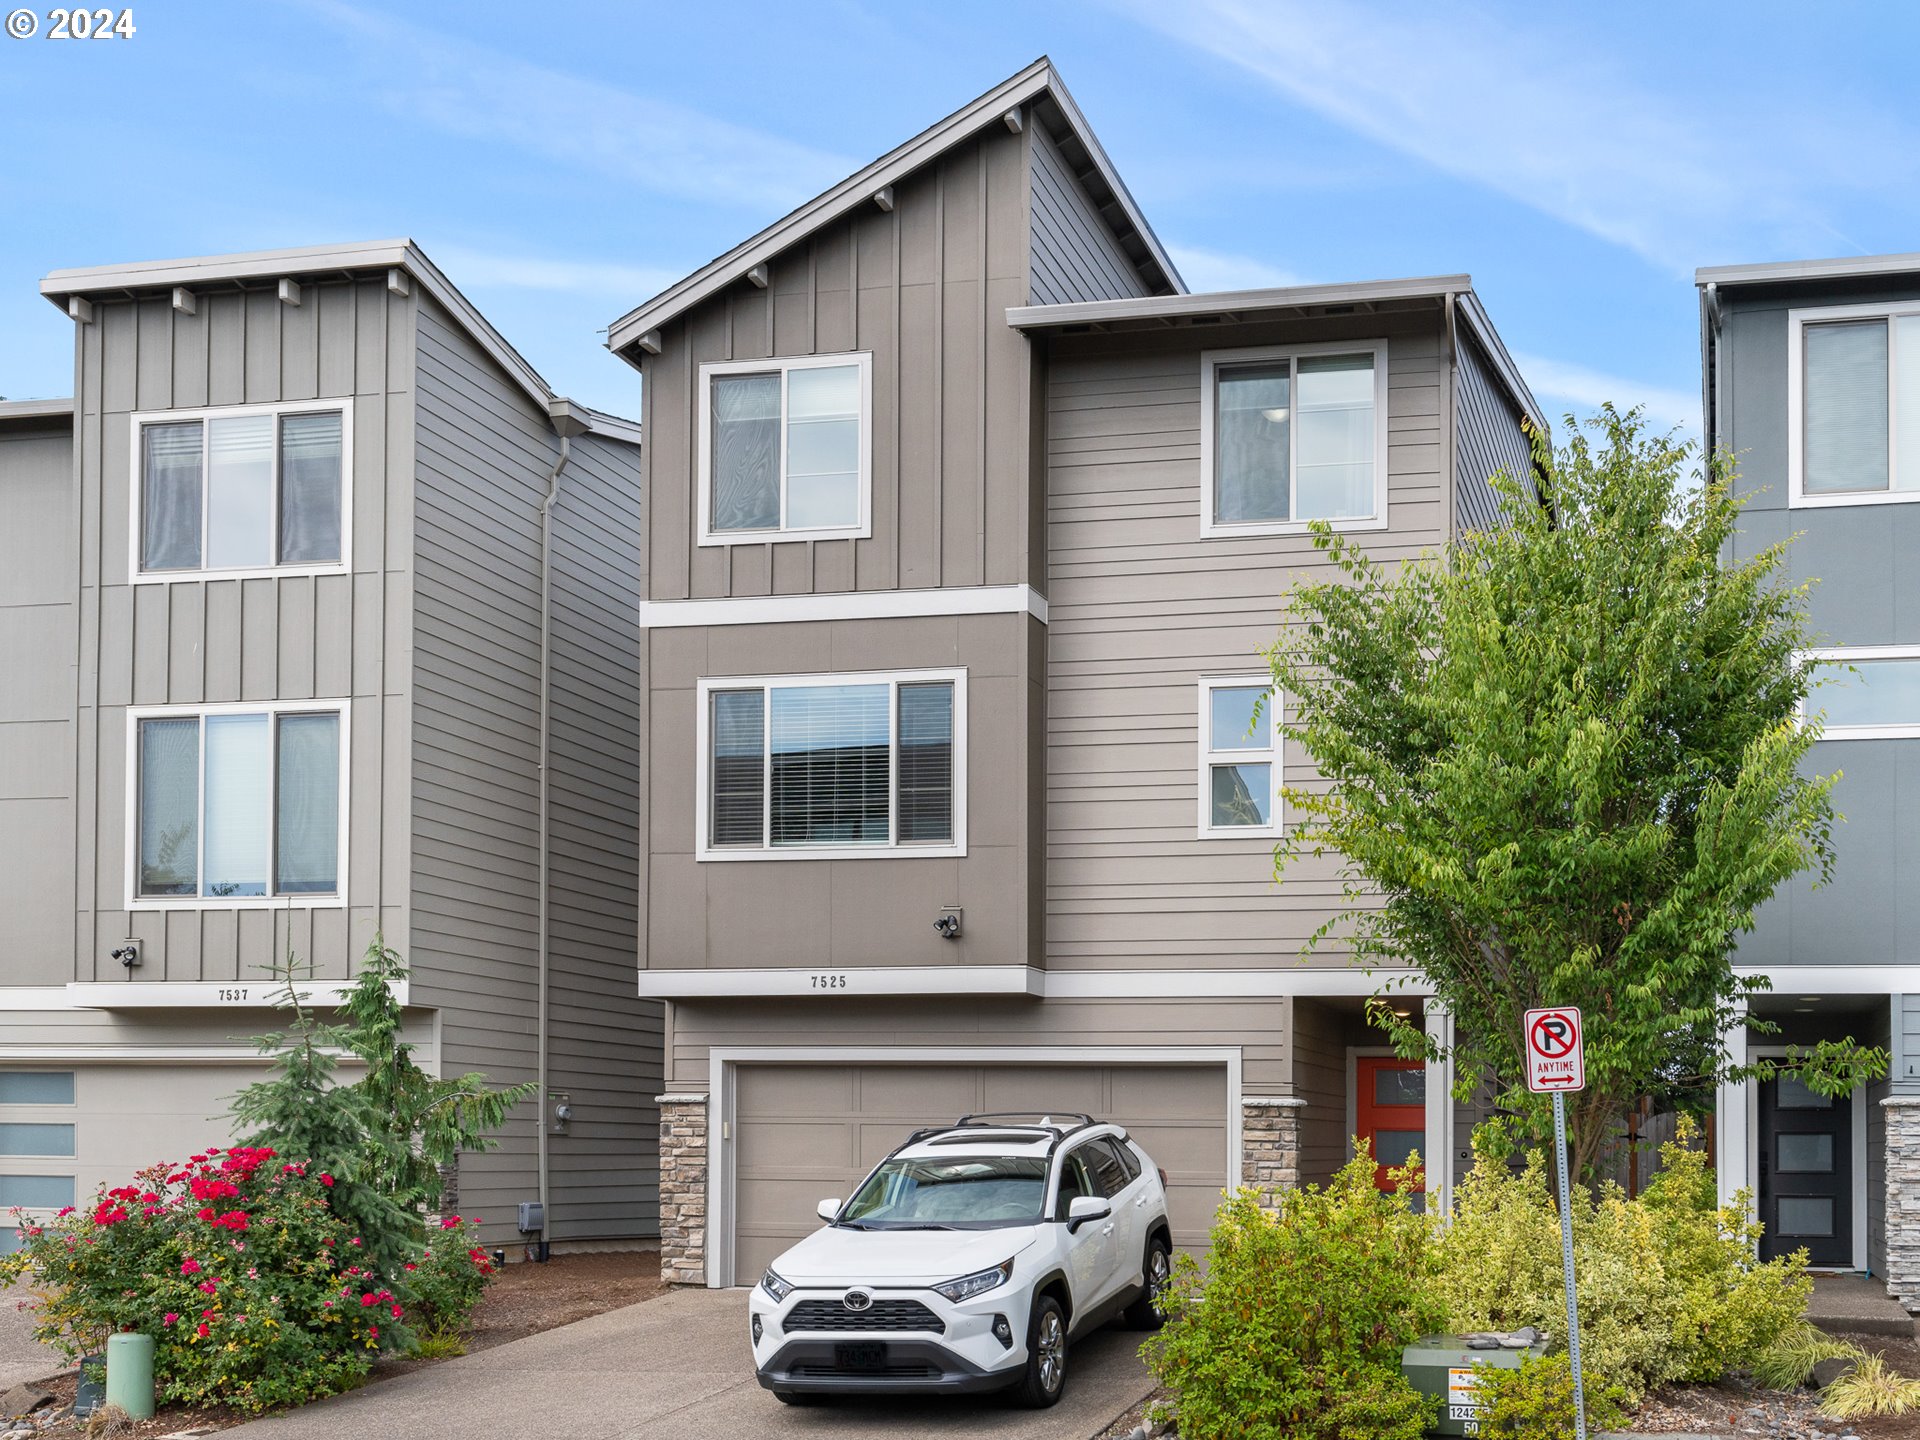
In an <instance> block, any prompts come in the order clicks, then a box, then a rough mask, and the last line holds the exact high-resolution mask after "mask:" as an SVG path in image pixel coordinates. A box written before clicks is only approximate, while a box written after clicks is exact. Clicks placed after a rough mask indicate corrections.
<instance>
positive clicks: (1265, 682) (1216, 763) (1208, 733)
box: [1200, 675, 1280, 838]
mask: <svg viewBox="0 0 1920 1440" xmlns="http://www.w3.org/2000/svg"><path fill="white" fill-rule="evenodd" d="M1279 779H1280V707H1279V704H1278V702H1277V700H1276V698H1275V696H1274V694H1273V678H1272V677H1271V676H1268V675H1252V676H1233V677H1229V678H1224V679H1221V678H1211V677H1210V678H1208V679H1205V680H1202V681H1201V682H1200V834H1201V836H1202V837H1203V838H1205V837H1208V836H1225V835H1274V834H1278V833H1279V830H1280V801H1279V797H1278V789H1279Z"/></svg>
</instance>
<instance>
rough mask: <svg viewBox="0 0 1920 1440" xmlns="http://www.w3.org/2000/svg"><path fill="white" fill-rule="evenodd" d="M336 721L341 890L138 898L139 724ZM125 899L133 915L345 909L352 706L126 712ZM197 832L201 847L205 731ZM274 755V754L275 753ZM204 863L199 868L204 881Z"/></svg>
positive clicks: (339, 699)
mask: <svg viewBox="0 0 1920 1440" xmlns="http://www.w3.org/2000/svg"><path fill="white" fill-rule="evenodd" d="M323 713H325V714H337V715H338V716H339V717H340V853H339V859H338V860H337V862H336V863H337V865H338V867H339V868H338V871H337V872H336V873H337V874H338V875H339V877H340V888H339V890H338V891H336V892H335V893H334V894H331V895H315V894H301V895H232V896H222V895H142V894H140V722H141V721H142V720H186V719H189V718H192V717H195V716H198V717H200V718H202V719H203V720H204V718H205V717H206V716H209V715H273V716H279V715H283V714H291V715H315V714H323ZM126 727H127V734H126V768H125V772H124V775H125V784H126V790H127V795H126V800H127V803H126V810H125V816H126V820H125V827H126V875H125V881H126V895H127V909H128V910H129V911H138V910H339V909H344V908H345V907H346V904H347V883H348V879H347V835H348V830H349V825H348V821H349V819H350V815H349V806H348V801H349V797H350V796H351V795H352V793H353V779H352V776H353V767H352V758H353V744H352V734H353V705H352V701H350V700H349V699H347V698H346V697H345V696H329V697H326V698H322V699H314V700H248V701H238V702H235V703H232V704H220V705H139V706H130V707H128V709H127V712H126ZM200 733H201V750H202V753H201V759H200V802H199V803H200V807H201V808H200V831H201V844H202V846H203V847H204V845H205V842H206V788H207V765H206V754H205V746H206V729H205V726H204V725H203V726H202V728H201V732H200ZM275 753H276V756H277V754H278V752H277V751H276V752H275ZM267 834H268V850H267V874H268V878H269V880H271V879H272V874H273V861H274V855H273V817H272V810H271V809H269V811H268V831H267ZM204 870H205V866H204V864H203V865H202V866H201V871H202V876H203V878H204Z"/></svg>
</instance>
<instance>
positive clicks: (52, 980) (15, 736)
mask: <svg viewBox="0 0 1920 1440" xmlns="http://www.w3.org/2000/svg"><path fill="white" fill-rule="evenodd" d="M73 474H74V470H73V432H72V427H71V425H70V424H69V423H68V421H67V419H66V417H64V416H59V417H55V418H53V419H50V420H45V421H38V422H35V423H34V424H32V425H31V426H24V425H14V426H10V427H9V428H8V429H7V430H5V431H0V505H4V506H5V511H6V516H7V523H6V525H5V526H4V527H0V654H3V655H5V656H6V657H7V683H6V685H5V686H4V687H0V915H5V916H6V917H7V922H6V928H5V931H4V933H0V976H4V977H5V979H6V982H7V983H8V984H14V985H64V984H65V983H66V982H67V981H69V980H71V979H72V978H73V952H74V934H73V927H74V907H73V875H74V843H75V838H76V837H75V831H74V805H73V795H74V773H73V768H74V767H73V759H74V748H73V747H74V634H75V626H76V625H77V624H78V623H79V606H78V604H77V603H76V597H77V595H78V585H77V583H76V579H75V568H74V566H75V535H74V529H75V521H74V498H73Z"/></svg>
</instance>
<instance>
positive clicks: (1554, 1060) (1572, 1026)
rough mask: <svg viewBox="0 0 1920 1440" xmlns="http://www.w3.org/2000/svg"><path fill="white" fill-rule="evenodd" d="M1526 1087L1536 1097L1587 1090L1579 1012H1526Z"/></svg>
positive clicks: (1570, 1008)
mask: <svg viewBox="0 0 1920 1440" xmlns="http://www.w3.org/2000/svg"><path fill="white" fill-rule="evenodd" d="M1523 1029H1524V1031H1525V1034H1526V1040H1527V1088H1528V1089H1529V1090H1531V1091H1533V1092H1534V1093H1535V1094H1549V1093H1551V1092H1553V1091H1556V1090H1558V1091H1563V1092H1564V1091H1569V1090H1584V1089H1586V1088H1587V1053H1586V1048H1585V1046H1584V1045H1583V1044H1582V1042H1581V1038H1580V1012H1579V1010H1577V1009H1575V1008H1574V1007H1573V1006H1571V1005H1556V1006H1554V1007H1553V1008H1552V1009H1550V1010H1529V1011H1527V1018H1526V1022H1525V1024H1524V1027H1523Z"/></svg>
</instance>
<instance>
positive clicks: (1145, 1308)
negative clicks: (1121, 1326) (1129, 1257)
mask: <svg viewBox="0 0 1920 1440" xmlns="http://www.w3.org/2000/svg"><path fill="white" fill-rule="evenodd" d="M1172 1279H1173V1252H1172V1251H1171V1250H1169V1249H1168V1248H1167V1242H1166V1240H1165V1239H1164V1238H1163V1237H1161V1236H1159V1235H1156V1236H1154V1237H1153V1238H1152V1239H1151V1240H1149V1241H1147V1254H1146V1259H1145V1260H1144V1261H1143V1262H1142V1263H1141V1266H1140V1280H1141V1283H1142V1284H1143V1285H1144V1286H1145V1288H1144V1289H1143V1290H1142V1291H1141V1292H1140V1298H1139V1299H1138V1300H1136V1301H1134V1302H1133V1304H1131V1305H1129V1306H1128V1307H1127V1313H1126V1321H1127V1327H1128V1328H1129V1329H1132V1330H1158V1329H1159V1328H1160V1326H1161V1324H1162V1323H1163V1322H1165V1320H1166V1318H1167V1317H1166V1313H1165V1312H1164V1311H1162V1310H1161V1308H1160V1297H1161V1296H1162V1295H1163V1294H1165V1293H1166V1288H1167V1285H1168V1283H1169V1282H1170V1281H1171V1280H1172Z"/></svg>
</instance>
